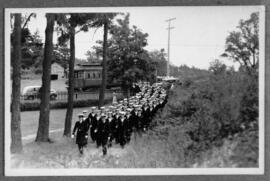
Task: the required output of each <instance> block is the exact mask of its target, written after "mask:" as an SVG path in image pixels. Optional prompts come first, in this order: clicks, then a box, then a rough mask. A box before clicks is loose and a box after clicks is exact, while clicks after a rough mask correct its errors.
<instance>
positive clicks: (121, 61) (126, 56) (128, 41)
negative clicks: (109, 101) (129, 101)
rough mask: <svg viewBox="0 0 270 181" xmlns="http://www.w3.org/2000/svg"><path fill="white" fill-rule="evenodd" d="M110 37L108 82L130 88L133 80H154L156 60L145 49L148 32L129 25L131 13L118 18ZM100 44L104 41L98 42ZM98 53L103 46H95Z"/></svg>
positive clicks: (126, 88)
mask: <svg viewBox="0 0 270 181" xmlns="http://www.w3.org/2000/svg"><path fill="white" fill-rule="evenodd" d="M109 32H110V34H111V37H110V38H109V39H108V82H111V83H112V82H117V83H121V85H122V88H124V89H125V90H128V88H129V86H130V85H131V83H132V82H136V81H138V80H154V76H155V74H154V73H155V71H154V70H155V66H154V62H153V61H152V60H151V58H150V57H149V55H148V52H147V51H146V50H145V49H144V48H145V46H146V45H147V36H148V34H147V33H143V32H142V31H141V30H139V29H138V28H137V27H136V26H133V27H132V28H131V27H130V25H129V14H127V15H126V16H125V17H124V18H123V19H117V22H116V24H114V25H112V27H111V29H110V30H109ZM98 43H99V44H100V45H101V44H102V41H99V42H98ZM94 49H95V50H96V52H97V53H101V52H102V47H101V46H95V47H94Z"/></svg>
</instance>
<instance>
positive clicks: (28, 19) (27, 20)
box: [22, 13, 34, 29]
mask: <svg viewBox="0 0 270 181" xmlns="http://www.w3.org/2000/svg"><path fill="white" fill-rule="evenodd" d="M33 15H34V13H31V14H30V15H29V16H28V18H27V19H26V21H25V23H24V25H23V27H22V29H24V28H25V27H26V25H27V23H28V22H29V21H30V18H31V16H33Z"/></svg>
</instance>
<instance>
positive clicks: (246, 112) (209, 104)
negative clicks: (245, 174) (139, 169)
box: [153, 65, 258, 166]
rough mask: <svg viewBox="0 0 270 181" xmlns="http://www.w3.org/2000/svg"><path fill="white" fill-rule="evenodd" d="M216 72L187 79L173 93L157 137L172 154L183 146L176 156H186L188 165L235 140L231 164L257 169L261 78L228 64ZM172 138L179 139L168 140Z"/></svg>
mask: <svg viewBox="0 0 270 181" xmlns="http://www.w3.org/2000/svg"><path fill="white" fill-rule="evenodd" d="M214 70H215V71H213V73H212V74H211V75H210V76H209V77H208V78H207V79H204V80H200V81H196V80H192V79H187V80H185V81H184V82H183V84H182V85H177V86H176V87H175V88H174V89H173V90H172V91H171V92H170V95H169V100H168V103H167V105H166V106H165V108H164V109H163V111H162V114H161V115H160V116H159V117H156V118H155V120H154V123H153V125H155V129H154V130H155V134H156V135H158V136H159V137H160V139H165V140H166V139H167V143H169V144H170V146H169V147H170V149H172V150H175V151H176V150H177V149H176V148H175V146H176V147H179V150H181V151H176V152H178V153H179V155H178V156H179V157H182V156H183V155H181V153H184V155H185V156H184V158H185V160H186V161H187V160H188V162H189V163H192V162H194V161H196V160H198V157H200V156H202V153H203V152H205V151H207V150H209V149H211V148H213V147H220V146H222V145H223V141H224V140H225V139H231V138H234V141H235V142H237V147H236V149H234V156H233V157H232V159H233V160H234V161H235V162H236V163H237V165H238V166H241V165H242V166H244V165H245V163H247V164H248V165H249V166H254V165H257V159H258V149H257V147H258V144H257V143H258V137H257V133H258V130H256V125H257V122H258V120H257V119H258V78H257V76H252V75H249V74H246V73H245V72H241V71H238V72H236V71H234V70H233V69H227V68H226V66H224V65H221V68H219V67H218V68H216V69H214ZM182 129H184V130H185V131H184V132H183V131H182ZM250 129H253V131H250ZM175 131H176V132H177V131H179V132H180V133H181V134H182V135H181V137H182V139H184V140H185V141H186V142H188V144H186V145H184V146H183V144H180V145H178V142H179V143H180V142H181V141H180V140H178V138H177V136H176V135H175V134H176V133H173V132H175ZM180 133H179V134H180ZM170 135H174V136H170ZM235 135H238V136H236V137H235ZM172 137H174V138H175V140H173V139H171V140H170V138H172ZM185 141H184V142H185ZM254 143H256V144H254ZM177 145H178V146H177ZM180 152H181V153H180ZM247 152H249V153H250V154H247ZM180 160H183V159H180Z"/></svg>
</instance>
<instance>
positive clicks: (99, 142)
mask: <svg viewBox="0 0 270 181" xmlns="http://www.w3.org/2000/svg"><path fill="white" fill-rule="evenodd" d="M94 120H95V121H96V123H95V127H94V138H95V140H96V144H97V148H98V147H100V146H101V139H100V136H99V132H98V128H99V125H100V122H101V112H100V110H96V116H95V119H94Z"/></svg>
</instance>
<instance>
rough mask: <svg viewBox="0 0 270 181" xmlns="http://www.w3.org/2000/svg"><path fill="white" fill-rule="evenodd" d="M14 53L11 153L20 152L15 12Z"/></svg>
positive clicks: (18, 20) (18, 51) (18, 22)
mask: <svg viewBox="0 0 270 181" xmlns="http://www.w3.org/2000/svg"><path fill="white" fill-rule="evenodd" d="M14 36H15V37H14V44H13V47H14V53H13V57H12V59H13V60H12V61H11V62H12V67H13V72H12V98H11V99H12V102H11V147H10V150H11V153H20V152H22V137H21V116H20V90H21V14H15V22H14Z"/></svg>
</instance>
